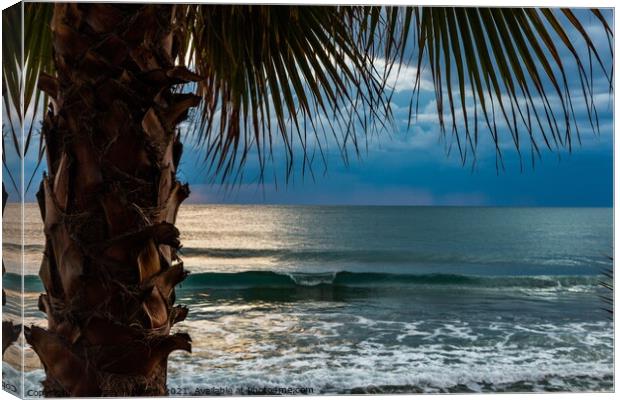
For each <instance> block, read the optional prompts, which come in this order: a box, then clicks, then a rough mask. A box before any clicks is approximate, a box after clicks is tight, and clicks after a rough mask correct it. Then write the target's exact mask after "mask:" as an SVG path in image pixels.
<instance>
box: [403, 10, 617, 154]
mask: <svg viewBox="0 0 620 400" xmlns="http://www.w3.org/2000/svg"><path fill="white" fill-rule="evenodd" d="M402 12H403V13H409V12H413V15H414V23H413V24H411V27H412V29H413V30H414V32H413V34H414V35H415V36H416V37H417V38H418V40H417V43H416V45H417V49H416V53H415V56H414V57H413V62H414V63H416V66H417V77H416V81H420V80H421V79H423V77H422V75H421V74H422V65H423V61H427V62H428V65H429V67H430V75H431V79H432V83H433V85H434V88H435V98H436V104H437V116H438V119H439V125H440V128H441V130H442V132H443V133H444V134H445V133H446V132H448V131H449V132H450V133H451V134H452V136H453V138H454V139H455V141H456V143H457V146H458V149H459V152H460V155H461V159H462V162H463V163H465V161H466V159H467V155H468V150H469V153H470V154H472V155H473V156H474V157H475V153H476V147H477V145H478V137H479V127H478V115H479V114H480V115H481V118H482V122H483V123H484V124H486V129H485V130H487V131H488V132H490V134H491V137H492V141H493V142H494V143H495V147H496V152H497V155H498V162H499V164H500V165H501V164H502V159H501V154H502V153H501V149H500V143H501V142H502V137H501V136H502V135H509V138H510V140H511V141H512V142H513V144H514V147H515V148H516V150H517V151H518V152H519V154H521V149H522V147H523V140H522V138H521V136H522V135H523V134H525V135H526V140H528V141H529V143H530V146H531V151H532V154H533V155H540V147H541V145H542V144H544V146H545V147H547V148H549V149H552V150H557V149H560V148H567V149H568V150H569V151H570V150H571V149H572V147H573V141H574V140H575V139H576V140H580V124H579V123H578V121H577V119H576V110H575V106H574V102H575V98H577V97H578V96H579V95H580V94H581V95H582V96H583V99H584V100H583V102H584V104H585V108H586V111H587V114H588V120H589V122H590V125H591V127H592V130H593V131H594V132H596V133H598V132H599V125H598V113H597V110H596V106H595V102H594V96H595V94H596V93H595V92H594V78H593V75H592V68H593V61H592V60H593V59H592V57H588V62H585V61H584V59H583V58H584V54H583V52H581V53H580V52H579V51H578V50H577V49H578V48H581V49H585V50H586V51H587V52H588V54H589V55H593V56H594V57H593V58H594V60H595V61H594V63H595V64H596V67H598V68H599V69H600V71H601V73H602V74H603V76H604V77H605V79H606V80H607V81H608V82H609V87H610V90H611V88H612V82H613V81H612V76H613V73H612V67H611V65H610V64H611V61H610V60H611V59H612V58H611V57H610V58H609V59H605V58H604V57H603V56H602V55H601V52H602V51H603V50H602V49H601V48H600V47H602V46H601V44H600V43H595V41H594V40H593V39H592V38H591V36H590V34H589V33H588V31H587V30H586V29H585V28H584V26H583V25H582V23H581V21H580V19H579V18H578V17H577V16H576V15H575V14H574V13H573V12H572V11H571V10H569V9H548V8H482V7H480V8H443V7H420V8H416V9H413V11H410V10H408V9H404V10H403V11H402ZM591 14H592V15H594V16H595V17H596V20H598V21H599V22H600V23H601V24H602V26H603V28H604V30H605V34H606V35H607V38H608V42H609V43H610V47H609V51H610V54H611V55H612V56H613V53H612V51H613V50H612V46H611V40H612V36H613V32H612V30H611V27H610V25H609V24H608V22H607V21H606V19H605V17H604V16H603V15H602V14H601V12H600V11H599V10H591ZM569 30H573V31H576V32H577V33H578V35H577V36H578V38H577V42H575V38H574V37H571V35H569ZM573 36H574V35H573ZM565 54H569V57H563V56H564V55H565ZM605 60H608V61H605ZM573 70H576V76H570V77H569V72H568V71H573ZM573 80H577V81H578V82H579V85H580V88H581V93H578V92H579V91H578V90H575V88H573V87H571V85H570V83H571V81H573ZM417 90H419V89H417ZM414 96H415V94H414ZM446 98H447V100H446ZM469 99H471V100H469ZM416 113H417V102H414V101H413V100H412V105H411V107H410V114H409V117H410V119H411V118H415V115H416ZM472 114H473V116H472ZM446 119H447V121H446ZM539 142H542V143H539ZM533 160H534V158H533Z"/></svg>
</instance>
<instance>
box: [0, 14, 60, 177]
mask: <svg viewBox="0 0 620 400" xmlns="http://www.w3.org/2000/svg"><path fill="white" fill-rule="evenodd" d="M22 7H23V9H22ZM22 10H23V19H22ZM52 11H53V4H52V3H19V4H16V5H14V6H12V7H9V8H7V9H5V10H3V12H2V34H3V41H2V56H3V57H2V60H3V61H2V64H3V65H2V90H3V94H2V98H3V105H4V107H5V116H6V117H7V121H6V124H5V125H4V126H3V135H2V137H3V145H4V144H6V143H5V141H4V139H5V135H6V136H10V137H11V143H12V146H13V148H14V150H15V154H17V155H18V156H19V157H23V156H24V155H25V154H26V153H27V152H28V151H29V150H30V146H31V144H32V140H33V139H34V138H35V137H36V136H37V135H36V133H37V132H38V129H37V126H38V124H39V118H40V117H41V114H42V112H43V110H44V109H45V106H46V104H47V103H48V98H47V95H45V93H43V92H42V91H40V90H39V89H38V88H37V83H38V80H39V76H40V74H41V73H42V72H43V71H45V72H47V73H50V74H52V73H53V72H54V62H53V57H52V33H51V30H50V26H49V22H50V20H51V17H52ZM22 30H23V34H24V37H23V43H22ZM22 52H23V53H22ZM5 128H6V129H5ZM22 129H23V130H24V131H23V137H22ZM22 140H23V143H22ZM42 146H43V141H42V140H40V142H39V149H38V152H37V156H38V163H40V162H41V160H42V157H43V148H42ZM5 148H6V147H5ZM3 163H5V165H6V158H5V157H4V156H3ZM7 170H9V168H7ZM33 174H34V171H33ZM31 179H32V177H30V180H31Z"/></svg>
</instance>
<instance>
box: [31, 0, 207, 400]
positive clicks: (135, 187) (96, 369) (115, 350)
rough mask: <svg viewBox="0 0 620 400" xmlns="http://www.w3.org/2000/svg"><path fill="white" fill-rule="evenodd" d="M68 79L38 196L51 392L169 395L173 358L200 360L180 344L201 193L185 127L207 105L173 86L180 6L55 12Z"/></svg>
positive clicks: (41, 333) (55, 86) (56, 100)
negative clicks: (185, 237) (180, 217)
mask: <svg viewBox="0 0 620 400" xmlns="http://www.w3.org/2000/svg"><path fill="white" fill-rule="evenodd" d="M54 7H55V8H54V16H53V19H52V23H51V29H52V32H53V48H54V61H55V65H56V70H57V76H56V77H51V76H49V75H42V76H41V77H40V79H39V87H40V88H41V89H43V90H45V91H46V92H47V93H48V94H49V95H50V96H51V99H52V101H51V105H50V107H49V110H48V112H47V115H46V117H45V120H44V123H43V130H42V132H43V134H44V137H45V144H46V152H47V167H48V175H47V176H44V179H43V182H42V183H41V189H40V190H39V193H38V194H37V198H38V201H39V207H40V209H41V215H42V217H43V220H44V231H45V237H46V244H45V254H44V259H43V261H42V264H41V270H40V273H39V275H40V277H41V280H42V281H43V284H44V286H45V290H46V293H45V294H42V295H41V297H40V299H39V307H40V308H41V310H43V311H44V312H45V313H46V314H47V319H48V327H47V329H42V328H39V327H36V326H33V327H31V328H29V329H27V330H26V331H25V333H26V338H27V340H28V343H30V345H31V346H32V347H33V349H34V350H35V351H36V353H37V354H38V355H39V357H40V359H41V361H42V363H43V366H44V368H45V372H46V379H45V381H44V382H43V384H44V389H45V391H46V395H52V396H67V395H70V396H99V395H107V396H136V395H164V394H166V371H167V358H168V355H169V354H170V352H172V351H174V350H185V351H191V345H190V338H189V336H188V335H187V334H185V333H175V334H171V332H170V330H171V327H172V326H173V324H175V323H176V322H178V321H181V320H183V319H184V318H185V316H186V314H187V309H186V308H184V307H179V306H176V307H175V306H174V305H173V304H174V301H175V296H174V286H175V285H176V284H177V283H179V282H181V281H182V280H183V279H184V278H185V276H186V272H185V271H184V269H183V265H182V263H180V260H179V259H178V257H177V255H176V250H177V249H178V248H179V247H180V243H179V232H178V230H177V229H176V227H175V226H174V222H175V219H176V214H177V211H178V208H179V205H180V203H181V202H182V201H183V200H184V199H185V198H186V197H187V196H188V194H189V188H188V186H187V185H186V184H185V185H182V184H181V183H179V182H178V181H177V180H176V170H177V167H178V165H179V159H180V157H181V152H182V146H181V143H180V142H179V136H178V133H177V131H176V125H177V124H178V123H179V122H180V121H181V120H183V119H184V118H186V116H187V111H188V109H189V108H190V107H193V106H196V105H197V104H198V101H199V98H198V97H196V96H194V95H193V94H187V93H175V90H174V85H176V84H179V83H187V82H189V81H195V80H196V78H197V77H196V76H195V75H194V74H192V73H191V72H189V71H188V70H187V69H186V68H184V67H175V59H176V58H177V56H178V54H177V49H178V48H179V43H178V38H177V33H178V30H179V29H181V27H177V26H175V18H174V16H175V12H178V10H177V9H176V8H175V6H172V5H137V4H133V5H123V4H102V3H92V4H77V3H71V4H56V5H55V6H54Z"/></svg>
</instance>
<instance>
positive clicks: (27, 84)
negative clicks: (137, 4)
mask: <svg viewBox="0 0 620 400" xmlns="http://www.w3.org/2000/svg"><path fill="white" fill-rule="evenodd" d="M24 7H25V9H24V24H25V27H26V29H25V36H26V38H25V43H24V45H25V46H24V54H23V59H22V58H21V57H22V55H21V49H20V47H19V46H17V44H18V43H19V39H17V40H14V41H11V40H9V41H7V40H5V41H4V43H3V52H4V53H5V54H6V55H9V57H4V60H5V61H4V72H3V89H4V91H5V96H4V101H5V107H6V108H7V110H9V109H10V110H14V112H15V114H16V115H17V116H18V120H16V121H14V122H16V123H19V124H22V123H23V126H24V127H27V128H28V129H27V130H28V132H27V135H26V140H25V143H24V147H25V149H27V148H28V147H29V145H30V142H31V140H32V138H33V137H34V135H33V131H32V129H34V128H33V126H35V125H36V124H35V123H34V121H36V120H37V118H38V117H39V116H40V114H39V112H40V111H41V110H42V109H43V107H41V104H44V103H45V102H46V101H47V99H46V98H45V97H44V95H43V94H41V93H40V92H39V91H38V90H37V80H38V76H39V74H40V73H41V72H42V71H45V72H47V73H50V74H53V66H54V65H53V59H52V47H51V32H50V30H49V18H50V16H51V12H52V7H53V5H52V4H51V3H26V4H25V5H24ZM174 7H175V20H174V21H173V24H174V29H178V30H180V31H181V32H182V33H183V35H181V36H182V37H183V38H184V39H183V40H182V43H177V44H176V45H178V46H179V47H180V48H181V57H180V59H179V60H178V61H179V62H180V63H181V64H187V65H188V66H189V67H190V68H192V69H194V70H195V71H196V73H197V74H198V75H200V77H201V78H202V79H201V80H200V82H198V84H197V85H196V86H195V87H189V88H185V89H184V90H196V91H197V92H198V94H199V95H200V96H201V97H202V99H203V102H202V105H201V107H200V109H199V110H198V111H197V112H196V113H195V119H194V122H195V123H194V124H193V125H192V127H191V128H192V129H191V130H190V135H193V136H194V137H195V138H196V141H197V144H199V145H201V146H204V148H205V149H206V151H205V153H206V157H205V158H206V159H207V160H208V164H209V166H210V168H211V171H216V172H219V173H221V174H222V175H221V176H223V177H225V176H228V175H230V174H232V173H233V171H235V170H237V173H240V171H241V169H242V168H237V167H242V166H243V165H244V164H245V162H246V161H247V159H248V157H249V156H250V155H251V154H253V155H255V156H256V158H257V159H258V161H259V163H260V166H261V168H260V170H261V171H263V169H264V166H265V164H266V163H267V161H268V159H273V157H274V149H275V147H278V148H279V146H281V147H282V148H283V153H284V154H285V156H286V159H287V164H288V169H287V170H288V171H289V172H290V170H291V168H292V167H293V159H294V157H296V155H297V154H299V153H297V152H296V151H295V149H296V148H300V149H301V157H302V159H301V164H302V171H304V170H305V169H306V167H309V168H310V172H312V170H311V166H312V163H313V160H314V159H316V158H319V159H321V160H323V162H324V164H326V159H327V155H326V152H327V148H328V146H331V145H335V146H337V147H338V149H339V150H340V152H341V154H342V156H343V158H344V160H345V162H347V161H348V150H349V151H350V149H354V151H355V152H358V151H359V149H360V148H361V147H362V146H363V145H364V144H365V145H366V146H367V143H368V142H367V140H368V138H369V137H370V136H373V135H375V134H377V133H379V132H388V133H389V132H390V131H391V128H393V122H394V121H393V119H392V110H391V101H392V94H393V90H392V88H390V87H389V86H388V85H387V80H388V76H390V75H391V74H393V73H398V71H399V70H400V68H402V67H403V66H404V65H407V64H410V65H411V66H413V67H415V68H416V77H415V82H414V85H413V86H414V90H413V93H412V96H411V104H410V110H409V122H410V124H413V123H415V121H416V115H417V114H418V106H419V103H418V102H419V96H420V91H421V90H422V81H423V80H424V79H426V76H425V75H424V71H427V70H428V71H429V76H430V80H431V81H432V84H433V86H434V97H435V100H436V107H437V118H438V123H439V126H440V130H441V131H442V132H443V133H444V134H447V133H450V137H451V138H452V141H453V142H454V143H456V146H457V147H458V150H459V153H460V155H461V158H462V162H463V163H465V162H466V160H467V159H468V157H471V158H472V159H474V162H475V157H476V152H477V148H478V143H479V137H480V132H481V131H485V132H488V133H489V134H490V137H491V141H492V143H494V145H495V148H496V154H497V155H498V158H497V162H498V166H501V165H502V163H503V160H502V151H501V148H502V145H503V144H504V143H505V140H510V141H511V142H512V145H513V147H514V148H516V150H517V152H518V153H519V154H521V152H522V151H523V147H524V145H527V144H529V147H530V151H531V153H532V162H533V161H534V159H535V158H536V157H538V156H540V152H541V148H543V147H546V148H548V149H551V150H558V149H562V148H566V149H568V150H569V151H570V150H571V149H572V148H573V146H574V142H575V141H577V142H579V141H580V135H581V132H580V123H578V121H577V113H578V112H579V110H578V109H577V105H576V104H575V103H576V102H577V101H581V102H583V103H584V104H585V111H586V113H587V116H588V121H589V123H590V127H591V129H592V130H593V131H594V132H598V131H599V130H600V127H599V121H598V118H599V117H598V114H599V113H598V110H597V108H596V104H595V102H594V97H595V94H596V93H595V90H594V89H595V88H594V85H595V82H594V81H595V79H594V76H595V73H594V72H593V71H594V69H598V72H600V73H599V74H598V75H600V76H602V77H604V79H606V80H607V81H608V83H609V90H610V91H611V90H613V68H612V66H611V65H608V64H611V61H610V59H611V58H610V57H609V55H611V56H613V45H612V41H613V30H612V27H611V23H610V22H609V21H608V20H607V18H606V17H605V16H604V15H603V13H602V12H601V11H600V10H591V11H590V12H589V13H590V15H591V16H592V17H593V18H591V19H592V20H593V21H595V22H598V23H599V24H600V26H601V27H603V30H604V32H605V35H606V37H607V42H608V43H607V44H608V45H609V46H608V47H609V48H608V49H607V48H606V46H604V45H603V44H601V43H598V42H597V41H596V40H594V38H592V37H591V36H590V34H589V33H588V29H587V28H586V27H585V25H584V23H583V22H582V20H583V19H584V18H583V15H582V14H583V12H582V13H581V14H580V15H577V14H576V13H575V12H573V11H571V10H569V9H548V8H452V7H407V8H399V7H360V6H347V7H344V6H343V7H335V6H260V5H228V6H224V5H206V4H191V5H175V6H174ZM3 18H4V14H3ZM11 20H12V21H17V20H18V19H17V20H16V19H11ZM10 22H11V21H9V24H8V25H7V24H5V28H3V29H10ZM5 37H10V35H9V36H5ZM607 53H609V54H607ZM567 55H568V57H566V56H567ZM22 64H23V65H24V66H25V69H24V70H25V72H26V73H25V75H24V76H21V69H20V68H19V67H20V65H22ZM427 66H428V69H426V67H427ZM575 82H576V84H577V89H576V88H575V87H574V85H575ZM20 85H23V89H24V90H23V103H24V104H23V105H24V110H21V108H20V98H19V93H20V92H19V88H20ZM25 115H27V116H28V121H22V119H21V118H22V116H25ZM13 128H14V127H13ZM11 132H13V133H12V134H11V135H10V136H11V137H12V138H13V141H14V143H15V144H16V145H17V143H18V140H17V139H18V138H17V136H16V135H15V134H14V132H16V131H15V129H12V130H11ZM253 152H255V154H254V153H253ZM40 154H41V152H40ZM287 176H288V174H287Z"/></svg>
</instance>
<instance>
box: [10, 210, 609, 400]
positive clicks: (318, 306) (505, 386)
mask: <svg viewBox="0 0 620 400" xmlns="http://www.w3.org/2000/svg"><path fill="white" fill-rule="evenodd" d="M25 212H26V227H25V229H26V236H27V237H26V243H27V246H26V251H27V254H26V256H25V259H26V273H27V274H29V276H27V277H26V279H25V283H26V291H27V294H26V296H25V301H26V313H25V314H26V319H27V321H26V322H27V323H34V324H39V325H44V324H45V321H44V315H43V314H42V313H40V312H39V311H37V308H36V300H37V293H38V292H40V291H41V285H40V283H39V280H38V278H37V277H36V276H35V275H36V270H37V268H38V258H39V257H40V255H41V252H42V249H43V247H42V245H43V240H42V234H41V230H42V227H41V225H40V222H39V219H38V214H37V213H38V211H37V210H36V208H35V207H34V206H33V205H29V206H26V211H25ZM612 214H613V211H612V209H608V208H471V207H462V208H461V207H344V206H338V207H331V206H316V207H306V206H241V205H234V206H233V205H186V206H182V207H181V211H180V214H179V220H178V227H179V229H180V230H181V235H182V242H183V245H184V247H183V248H182V250H181V251H180V253H181V257H182V259H183V261H184V263H185V267H186V268H187V269H188V270H190V271H191V274H190V276H189V277H188V278H187V280H186V281H185V282H183V283H182V284H181V285H180V287H179V288H178V290H177V303H180V304H185V305H187V306H188V307H189V310H190V312H189V315H188V318H187V319H186V321H184V322H182V323H180V324H178V325H177V326H176V327H175V328H174V330H175V331H186V332H188V333H189V334H190V335H191V337H192V342H193V345H192V346H193V352H192V354H186V353H182V352H175V353H172V355H171V356H170V362H169V370H168V375H169V379H168V382H169V389H170V393H171V394H173V395H191V394H203V395H204V394H233V393H234V394H239V393H245V394H257V393H261V390H263V391H264V392H263V393H268V394H273V393H277V391H276V392H274V391H271V392H270V391H269V390H274V388H275V390H289V392H290V391H291V390H293V393H313V394H319V393H408V392H471V391H473V392H480V391H600V390H605V391H608V390H612V389H613V325H612V322H611V318H610V315H609V314H608V313H607V312H606V311H605V310H603V308H605V304H604V303H603V302H602V301H601V299H600V298H599V295H601V294H603V295H604V294H605V291H604V289H602V288H601V286H600V284H599V281H600V280H601V271H603V270H605V269H608V268H611V264H612V262H611V260H610V258H609V256H610V255H611V254H612V253H613V248H612V244H613V227H612V221H613V218H612ZM5 236H6V234H5ZM8 246H9V247H10V246H11V245H10V244H9V245H8ZM9 250H10V249H9ZM5 253H7V247H5ZM8 253H10V251H9V252H8ZM9 256H10V254H9ZM5 261H7V258H6V257H5ZM17 265H18V264H17V263H15V262H13V263H11V260H10V257H8V262H7V268H8V269H9V272H11V269H12V268H13V269H14V268H16V266H17ZM12 279H14V280H16V282H14V284H15V285H17V281H18V279H17V276H15V275H12V274H10V273H9V274H8V275H7V277H5V280H4V282H5V286H6V287H8V288H9V289H10V287H11V280H12ZM16 301H17V300H16V298H14V296H11V292H10V290H9V304H8V305H7V306H6V307H5V312H7V311H8V312H10V311H11V309H16ZM14 311H15V310H14ZM26 360H27V367H26V370H27V374H26V375H27V382H26V390H28V388H32V389H37V388H39V387H40V384H39V381H40V380H41V379H42V377H43V372H42V370H41V369H40V365H39V364H38V362H37V360H36V356H34V355H33V354H32V352H31V351H30V350H29V351H28V352H27V354H26ZM5 370H6V371H5V372H6V373H10V372H11V371H10V367H8V368H7V367H6V364H5ZM7 371H8V372H7ZM265 390H266V391H265Z"/></svg>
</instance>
